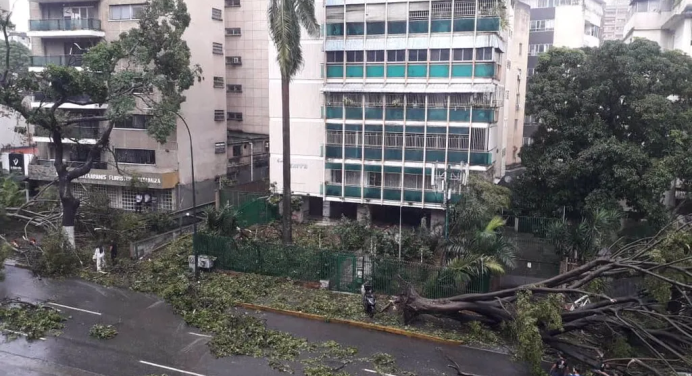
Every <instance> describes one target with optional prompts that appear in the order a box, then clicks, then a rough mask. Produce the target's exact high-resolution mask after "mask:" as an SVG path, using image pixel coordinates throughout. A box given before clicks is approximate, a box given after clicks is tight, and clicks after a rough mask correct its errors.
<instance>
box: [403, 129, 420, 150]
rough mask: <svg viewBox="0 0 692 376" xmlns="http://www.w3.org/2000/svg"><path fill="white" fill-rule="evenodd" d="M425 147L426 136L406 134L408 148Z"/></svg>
mask: <svg viewBox="0 0 692 376" xmlns="http://www.w3.org/2000/svg"><path fill="white" fill-rule="evenodd" d="M424 145H425V136H424V135H422V134H415V133H414V134H412V133H408V134H406V147H407V148H413V149H422V148H423V146H424Z"/></svg>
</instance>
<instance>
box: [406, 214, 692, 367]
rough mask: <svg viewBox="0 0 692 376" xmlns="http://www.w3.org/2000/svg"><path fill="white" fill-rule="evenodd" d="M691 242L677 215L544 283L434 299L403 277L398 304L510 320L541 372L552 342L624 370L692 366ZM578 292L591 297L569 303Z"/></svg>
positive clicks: (587, 361) (525, 355) (576, 356)
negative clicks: (628, 284)
mask: <svg viewBox="0 0 692 376" xmlns="http://www.w3.org/2000/svg"><path fill="white" fill-rule="evenodd" d="M691 248H692V231H691V229H690V226H689V225H680V224H677V223H676V224H674V225H671V226H669V227H668V228H667V229H665V230H664V231H662V232H660V233H659V234H658V235H657V236H655V237H653V238H650V239H644V240H641V241H638V242H635V243H632V244H629V245H626V246H622V247H620V248H618V249H612V250H604V251H603V252H601V253H600V255H599V256H597V257H596V258H594V259H592V260H590V261H588V262H586V263H584V264H583V265H581V266H579V267H577V268H575V269H573V270H571V271H569V272H567V273H564V274H561V275H558V276H555V277H553V278H549V279H546V280H544V281H542V282H540V283H537V284H532V285H523V286H519V287H516V288H510V289H505V290H500V291H494V292H489V293H480V294H464V295H458V296H454V297H451V298H446V299H427V298H425V297H422V296H421V295H420V294H419V293H418V292H417V291H416V290H415V288H414V287H413V286H412V285H411V284H409V283H407V282H405V281H403V280H400V282H401V283H402V286H403V289H402V294H401V296H400V297H399V299H398V304H399V305H400V306H401V310H402V311H403V314H404V320H405V321H407V322H409V321H411V320H413V319H414V318H415V317H417V316H419V315H423V314H428V315H436V316H443V317H447V318H452V319H456V320H460V321H473V320H475V321H481V322H483V323H485V324H487V325H490V326H492V327H495V328H500V327H504V328H510V329H511V330H510V332H511V333H512V334H513V337H514V340H515V341H516V344H517V355H518V358H519V359H522V360H524V361H528V362H529V363H530V364H531V365H532V367H533V370H534V371H535V373H537V374H540V373H541V372H543V371H541V361H542V359H543V355H544V351H545V350H553V351H557V352H560V353H562V354H564V355H565V356H567V357H568V358H571V360H572V361H573V362H575V363H577V364H581V365H583V366H587V367H593V368H596V367H597V366H598V365H599V364H600V363H606V364H608V365H609V366H610V367H611V369H613V370H617V371H618V372H620V373H622V374H623V375H631V376H635V375H657V376H663V375H667V374H671V372H680V371H687V372H689V370H690V369H692V312H691V311H690V307H691V306H692V301H691V300H690V296H689V294H690V291H692V250H691ZM625 278H626V279H627V281H636V286H637V288H635V289H632V288H629V289H625V290H629V291H634V292H630V293H625V294H622V293H621V295H613V294H617V292H616V290H617V289H614V288H613V287H614V284H615V281H617V280H622V279H625ZM621 290H622V289H621ZM611 293H612V294H611ZM611 295H613V296H611ZM578 297H587V298H588V300H586V299H583V301H584V302H585V304H583V305H577V306H576V307H575V306H574V305H570V304H567V303H569V302H571V301H573V299H576V298H578Z"/></svg>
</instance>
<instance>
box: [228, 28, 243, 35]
mask: <svg viewBox="0 0 692 376" xmlns="http://www.w3.org/2000/svg"><path fill="white" fill-rule="evenodd" d="M226 35H230V36H234V37H239V36H240V35H241V31H240V28H239V27H227V28H226Z"/></svg>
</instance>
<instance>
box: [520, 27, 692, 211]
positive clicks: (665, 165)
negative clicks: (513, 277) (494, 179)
mask: <svg viewBox="0 0 692 376" xmlns="http://www.w3.org/2000/svg"><path fill="white" fill-rule="evenodd" d="M691 74H692V58H690V57H689V56H687V55H685V54H683V53H682V52H679V51H662V50H661V48H660V47H659V46H658V44H656V43H655V42H651V41H647V40H643V39H638V40H635V41H633V42H632V43H629V44H625V43H622V42H614V41H609V42H605V43H604V44H603V46H602V47H600V48H582V49H566V48H554V49H551V50H550V51H548V52H547V53H545V54H543V55H541V56H540V58H539V63H538V65H537V67H536V74H535V75H534V76H533V77H532V78H531V80H530V82H529V88H528V93H527V101H526V102H527V112H528V113H530V114H531V115H532V116H534V117H535V118H536V119H537V121H538V122H539V126H538V130H537V131H536V133H535V134H534V143H533V144H532V145H529V146H525V147H524V148H523V149H522V152H521V159H522V164H523V165H524V166H525V167H526V172H525V173H524V174H523V175H522V176H521V177H519V178H518V179H517V180H516V184H515V189H514V203H515V204H516V205H517V206H518V207H519V208H520V209H522V210H524V211H525V212H527V213H536V214H541V215H545V216H552V215H553V214H554V213H553V211H554V210H555V209H556V208H562V207H563V206H565V207H566V209H567V212H568V213H574V215H575V218H580V217H581V216H584V215H586V214H587V213H588V212H589V211H593V210H595V209H597V208H608V209H620V202H625V203H626V204H627V205H628V206H629V207H630V208H631V210H632V212H633V213H636V214H637V215H639V217H640V218H644V217H646V218H647V220H648V221H650V222H656V223H659V224H663V223H665V222H666V210H665V206H664V204H663V203H662V202H661V199H662V196H663V193H664V192H665V191H667V190H668V189H670V187H671V182H672V181H673V179H674V178H676V177H677V178H680V179H689V178H690V177H692V175H691V173H692V168H691V167H690V166H691V165H692V164H691V163H690V162H692V157H691V156H690V153H689V150H692V121H691V120H692V83H691V82H690V81H689V79H688V78H689V76H690V75H691Z"/></svg>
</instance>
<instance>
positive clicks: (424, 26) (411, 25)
mask: <svg viewBox="0 0 692 376" xmlns="http://www.w3.org/2000/svg"><path fill="white" fill-rule="evenodd" d="M408 32H409V33H411V34H427V32H428V21H409V22H408Z"/></svg>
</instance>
